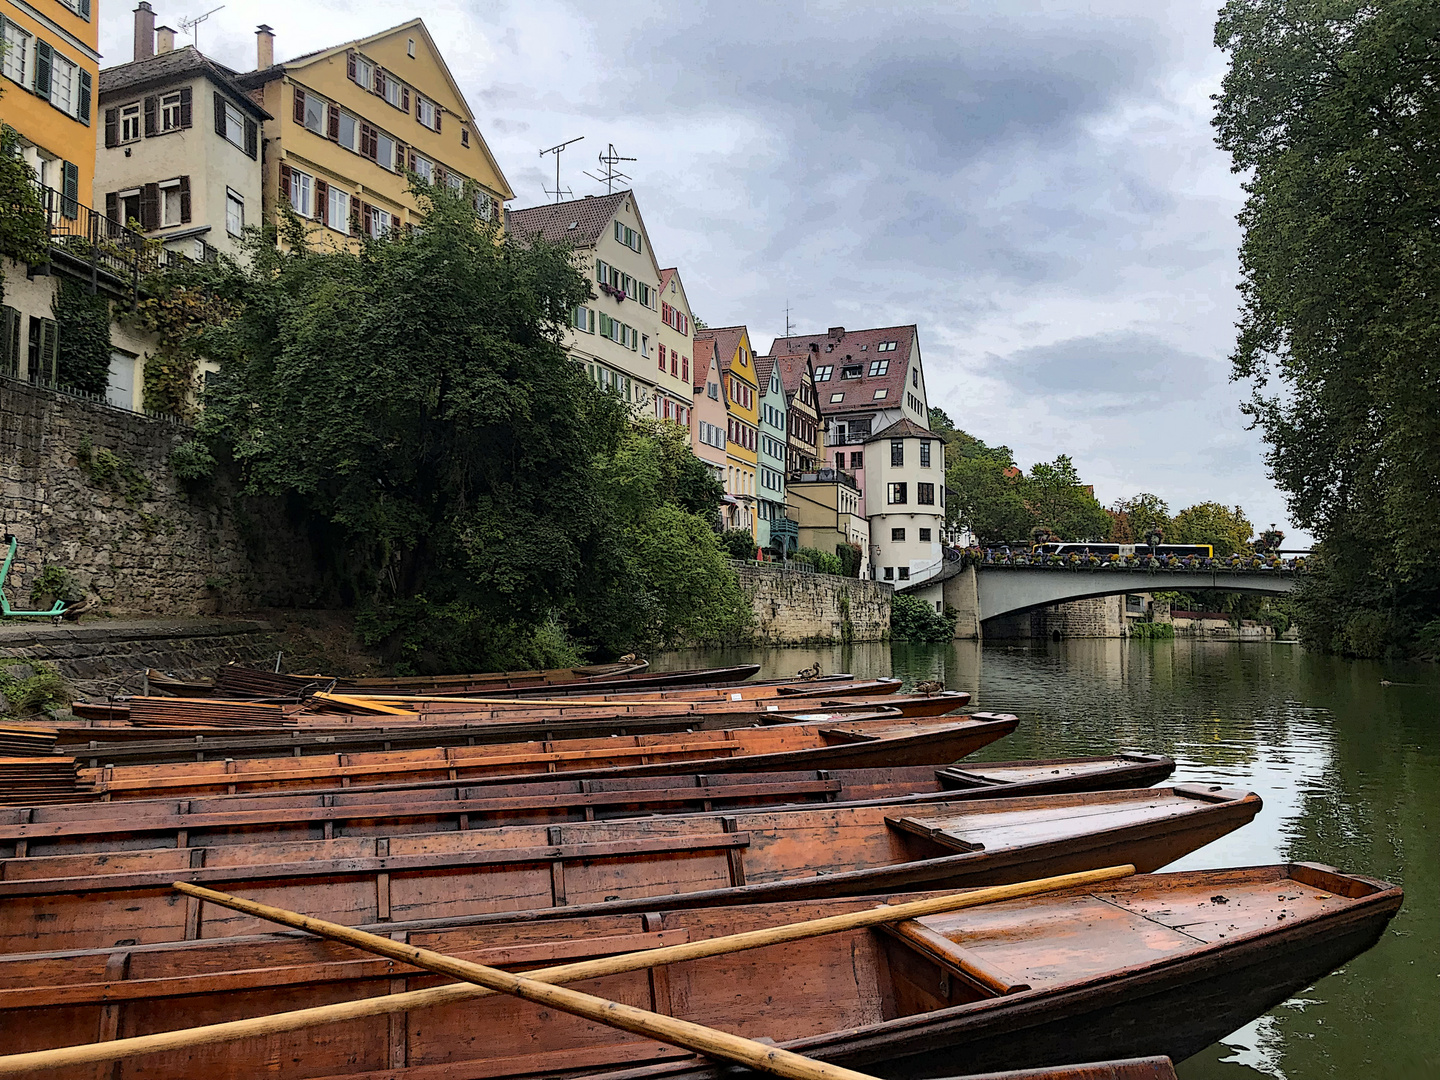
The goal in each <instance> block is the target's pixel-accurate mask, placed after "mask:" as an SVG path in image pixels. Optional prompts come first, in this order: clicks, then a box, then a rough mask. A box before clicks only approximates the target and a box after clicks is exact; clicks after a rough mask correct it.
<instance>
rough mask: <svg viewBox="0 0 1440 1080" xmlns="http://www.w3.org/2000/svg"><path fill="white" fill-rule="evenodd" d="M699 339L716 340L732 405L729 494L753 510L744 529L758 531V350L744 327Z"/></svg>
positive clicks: (704, 334)
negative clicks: (751, 342)
mask: <svg viewBox="0 0 1440 1080" xmlns="http://www.w3.org/2000/svg"><path fill="white" fill-rule="evenodd" d="M695 340H696V341H697V342H700V341H707V340H708V341H713V342H714V343H715V352H716V355H717V356H718V357H719V360H720V375H721V379H720V382H721V389H722V391H723V393H724V396H725V401H726V404H727V405H728V406H729V420H728V425H727V427H728V430H727V431H726V446H725V458H726V469H725V493H726V494H727V495H733V496H734V497H735V498H736V499H738V500H739V501H740V503H741V504H742V505H744V506H745V508H746V509H747V511H749V512H748V513H747V514H746V516H745V521H744V525H743V527H745V528H748V529H749V530H750V531H751V532H752V533H753V532H754V531H755V516H754V508H755V498H756V494H755V491H756V489H755V472H756V469H757V467H758V464H759V460H758V459H759V454H758V451H759V447H760V430H759V423H760V392H759V389H758V384H757V383H756V378H755V351H754V350H753V349H752V348H751V347H750V332H749V331H748V330H746V328H745V327H743V326H725V327H719V328H716V329H706V330H697V331H695Z"/></svg>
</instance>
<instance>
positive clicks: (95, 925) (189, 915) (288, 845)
mask: <svg viewBox="0 0 1440 1080" xmlns="http://www.w3.org/2000/svg"><path fill="white" fill-rule="evenodd" d="M1259 809H1260V798H1259V796H1257V795H1255V794H1253V793H1247V792H1243V791H1238V790H1235V789H1227V788H1221V787H1219V786H1218V785H1217V786H1212V785H1203V786H1197V785H1189V786H1180V787H1175V788H1153V789H1142V790H1138V791H1136V790H1131V791H1105V792H1092V793H1086V794H1081V795H1039V796H1031V797H1029V798H1018V799H990V800H983V801H961V802H936V803H925V804H921V805H919V806H907V805H905V804H903V803H901V804H900V805H891V804H887V803H884V802H875V803H867V804H864V805H861V806H824V807H782V808H760V809H750V810H745V809H741V810H735V811H733V812H728V811H721V812H712V813H709V814H685V815H679V816H674V817H649V818H625V819H618V820H613V821H594V822H581V823H576V824H571V825H551V826H543V825H512V826H503V827H500V828H494V829H477V830H470V831H466V832H444V833H422V834H409V835H407V834H403V833H402V834H397V835H391V836H386V835H369V836H346V837H335V838H334V839H330V840H306V841H297V842H280V843H256V844H228V845H222V846H218V847H211V848H178V849H177V848H163V849H151V850H139V851H118V852H101V853H87V854H78V855H51V856H39V857H33V858H32V857H25V858H15V859H7V860H5V862H4V864H3V866H4V874H3V877H0V952H26V951H34V950H36V949H37V948H44V949H61V948H74V949H88V948H100V947H103V946H105V945H109V944H113V943H114V942H115V941H117V940H122V939H124V940H134V941H136V942H140V943H149V942H158V941H178V940H186V939H196V938H203V937H222V936H232V935H235V934H244V933H254V932H256V930H257V928H258V924H257V923H256V921H255V919H254V918H253V917H251V916H248V915H244V914H241V913H238V912H234V911H230V910H229V909H227V908H218V907H216V906H215V905H205V904H202V903H200V902H199V901H186V900H183V899H181V898H180V897H178V896H177V894H176V893H175V892H174V891H173V890H172V889H171V888H170V885H171V883H172V882H173V881H175V880H177V879H180V880H186V881H192V882H195V883H196V884H201V885H207V886H210V887H220V888H222V889H223V890H224V891H226V892H236V893H240V894H241V895H244V896H249V897H252V898H253V899H256V900H261V901H263V902H265V903H273V904H278V905H280V906H287V905H288V906H289V907H291V908H293V909H298V910H303V911H306V912H308V913H310V914H313V915H317V916H319V917H321V918H326V919H334V920H335V921H337V922H346V923H351V924H354V923H361V922H379V921H385V920H387V919H388V920H398V919H420V920H423V919H452V918H455V917H459V916H467V915H469V916H474V915H490V916H492V917H504V916H505V915H506V914H507V913H513V912H516V911H527V910H530V911H536V912H540V911H543V910H548V912H549V913H550V914H551V915H553V914H554V913H555V912H556V911H565V910H572V909H576V910H578V909H584V908H587V907H589V906H590V905H595V906H596V907H597V909H604V910H606V911H615V910H620V909H628V908H634V909H636V910H653V909H654V908H655V907H656V906H657V905H658V906H660V907H667V906H672V905H674V904H687V905H694V904H706V905H712V904H728V903H737V902H742V901H751V902H759V901H769V900H789V899H793V900H800V899H811V898H816V897H824V896H839V895H853V894H855V893H864V892H878V891H890V890H896V889H915V888H941V887H945V888H955V887H964V886H969V885H989V884H1004V883H1006V882H1010V881H1023V880H1026V879H1029V878H1035V877H1048V876H1051V875H1054V874H1064V873H1071V872H1074V871H1079V870H1090V869H1094V868H1096V867H1101V866H1115V865H1120V864H1123V863H1131V864H1133V865H1135V866H1136V867H1137V868H1139V869H1141V870H1154V869H1158V868H1159V867H1161V866H1164V865H1166V864H1167V863H1170V862H1173V861H1174V860H1175V859H1178V858H1180V857H1181V856H1183V855H1186V854H1188V853H1190V852H1191V851H1194V850H1196V849H1197V848H1200V847H1203V846H1204V845H1205V844H1207V843H1209V842H1210V841H1212V840H1214V839H1216V838H1218V837H1220V836H1224V835H1225V834H1226V833H1228V832H1230V831H1232V830H1234V829H1236V828H1239V827H1240V826H1241V825H1244V824H1245V823H1246V822H1248V821H1250V820H1251V819H1252V818H1253V817H1254V816H1255V814H1256V813H1258V812H1259Z"/></svg>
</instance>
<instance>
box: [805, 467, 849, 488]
mask: <svg viewBox="0 0 1440 1080" xmlns="http://www.w3.org/2000/svg"><path fill="white" fill-rule="evenodd" d="M790 483H792V484H844V485H845V486H846V487H848V488H849V489H850V490H851V491H859V490H860V487H859V485H858V484H856V483H855V477H853V476H852V475H850V474H849V473H847V472H845V471H844V470H843V469H831V468H828V467H827V468H824V469H815V470H813V471H807V472H792V473H791V474H790Z"/></svg>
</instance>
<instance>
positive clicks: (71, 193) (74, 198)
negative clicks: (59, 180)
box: [60, 161, 80, 221]
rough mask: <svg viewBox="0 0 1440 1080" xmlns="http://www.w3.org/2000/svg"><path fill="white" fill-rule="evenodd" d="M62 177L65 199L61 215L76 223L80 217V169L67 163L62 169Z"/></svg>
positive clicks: (61, 206) (69, 162)
mask: <svg viewBox="0 0 1440 1080" xmlns="http://www.w3.org/2000/svg"><path fill="white" fill-rule="evenodd" d="M61 175H62V176H63V177H64V180H63V184H64V191H63V192H62V194H63V196H64V198H63V199H62V200H61V203H60V213H61V214H62V215H64V216H65V217H67V218H69V219H70V220H71V221H74V220H75V219H76V218H77V217H79V216H80V167H79V166H78V165H76V164H75V163H74V162H72V161H67V162H65V163H64V164H63V166H62V168H61Z"/></svg>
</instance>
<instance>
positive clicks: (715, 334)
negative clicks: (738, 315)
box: [695, 326, 755, 382]
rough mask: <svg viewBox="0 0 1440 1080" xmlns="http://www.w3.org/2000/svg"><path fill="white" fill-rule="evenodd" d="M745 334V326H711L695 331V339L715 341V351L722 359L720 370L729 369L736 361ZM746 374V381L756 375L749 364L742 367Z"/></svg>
mask: <svg viewBox="0 0 1440 1080" xmlns="http://www.w3.org/2000/svg"><path fill="white" fill-rule="evenodd" d="M744 334H745V327H743V326H710V327H706V328H705V329H704V330H696V331H695V340H696V341H699V340H701V339H702V338H705V339H708V340H710V341H713V342H715V353H716V356H717V357H719V360H720V370H721V371H729V370H730V366H731V365H732V364H733V363H734V362H735V353H736V352H737V351H738V350H739V348H740V338H741V336H742V335H744ZM740 370H741V371H743V372H744V373H745V375H746V381H747V382H748V381H750V379H753V378H754V377H755V375H754V372H753V371H751V369H750V367H749V365H746V366H745V367H743V368H741V369H740Z"/></svg>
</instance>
